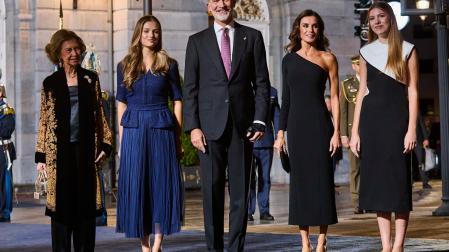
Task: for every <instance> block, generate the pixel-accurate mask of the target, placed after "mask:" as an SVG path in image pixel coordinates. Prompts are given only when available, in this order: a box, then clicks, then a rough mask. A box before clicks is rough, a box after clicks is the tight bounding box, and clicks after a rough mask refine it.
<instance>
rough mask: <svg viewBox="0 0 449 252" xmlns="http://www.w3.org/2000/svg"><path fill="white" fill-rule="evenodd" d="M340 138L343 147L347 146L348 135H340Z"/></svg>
mask: <svg viewBox="0 0 449 252" xmlns="http://www.w3.org/2000/svg"><path fill="white" fill-rule="evenodd" d="M340 139H341V145H343V147H345V148H349V137H347V136H342V137H340Z"/></svg>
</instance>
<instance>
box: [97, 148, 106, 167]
mask: <svg viewBox="0 0 449 252" xmlns="http://www.w3.org/2000/svg"><path fill="white" fill-rule="evenodd" d="M105 157H106V153H105V152H104V151H101V152H100V154H99V155H98V157H97V159H95V163H96V164H99V165H101V164H102V163H103V161H104V158H105Z"/></svg>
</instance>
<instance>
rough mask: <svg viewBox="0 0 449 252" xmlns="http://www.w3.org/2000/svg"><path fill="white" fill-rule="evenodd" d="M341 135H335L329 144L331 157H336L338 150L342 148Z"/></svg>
mask: <svg viewBox="0 0 449 252" xmlns="http://www.w3.org/2000/svg"><path fill="white" fill-rule="evenodd" d="M340 145H341V144H340V134H338V133H334V135H333V136H332V138H331V142H330V144H329V152H331V157H332V156H334V154H335V152H337V150H338V148H340Z"/></svg>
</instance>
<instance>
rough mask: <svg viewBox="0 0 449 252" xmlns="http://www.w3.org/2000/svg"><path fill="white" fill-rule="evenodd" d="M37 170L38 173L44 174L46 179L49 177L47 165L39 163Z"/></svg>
mask: <svg viewBox="0 0 449 252" xmlns="http://www.w3.org/2000/svg"><path fill="white" fill-rule="evenodd" d="M36 170H37V171H38V172H43V173H44V175H45V177H47V167H46V165H45V163H37V165H36Z"/></svg>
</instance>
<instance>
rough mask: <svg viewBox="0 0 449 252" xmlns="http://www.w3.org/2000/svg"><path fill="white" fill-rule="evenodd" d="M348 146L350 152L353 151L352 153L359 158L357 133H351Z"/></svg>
mask: <svg viewBox="0 0 449 252" xmlns="http://www.w3.org/2000/svg"><path fill="white" fill-rule="evenodd" d="M349 147H350V148H351V151H352V153H354V155H355V156H356V157H358V158H359V153H360V136H359V134H358V133H355V134H354V133H352V136H351V141H350V142H349Z"/></svg>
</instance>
